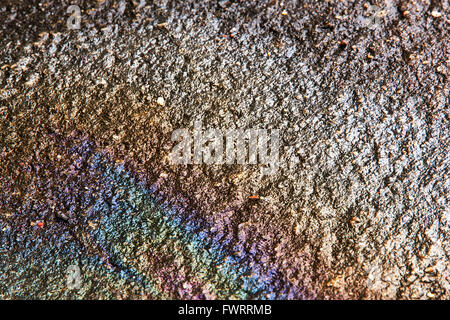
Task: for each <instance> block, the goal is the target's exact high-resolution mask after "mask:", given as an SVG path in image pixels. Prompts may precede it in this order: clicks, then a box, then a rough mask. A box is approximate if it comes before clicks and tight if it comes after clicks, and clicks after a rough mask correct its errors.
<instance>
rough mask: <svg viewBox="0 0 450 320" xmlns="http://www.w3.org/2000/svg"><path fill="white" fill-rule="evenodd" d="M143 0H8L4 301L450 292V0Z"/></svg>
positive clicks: (0, 52)
mask: <svg viewBox="0 0 450 320" xmlns="http://www.w3.org/2000/svg"><path fill="white" fill-rule="evenodd" d="M140 3H141V2H140V1H134V2H133V1H108V0H105V1H72V2H69V1H27V2H25V1H24V2H16V1H0V21H2V23H1V27H0V90H1V91H0V116H1V121H0V126H1V127H0V159H1V160H0V177H1V180H0V184H1V190H2V193H1V194H0V253H1V255H0V256H1V258H0V297H1V298H2V299H12V298H42V299H64V298H84V299H97V298H100V299H116V298H118V299H127V298H144V299H171V298H180V299H214V298H235V299H243V298H252V299H340V298H344V299H377V298H383V299H448V298H449V290H450V262H449V253H450V244H449V237H450V235H449V231H450V230H449V226H450V210H449V206H448V197H449V196H448V195H449V186H450V185H449V177H448V174H449V124H448V121H449V109H448V105H449V92H448V90H449V88H448V70H449V66H450V65H449V55H448V52H449V14H448V13H449V7H448V1H415V2H409V1H392V2H388V3H385V2H376V3H375V2H373V3H366V4H365V3H364V2H358V1H348V2H347V1H346V2H341V1H324V2H316V1H283V2H281V1H278V2H277V1H237V2H232V1H218V2H212V1H211V2H208V1H199V2H194V1H184V2H179V1H155V2H152V3H150V1H146V4H145V5H140ZM71 4H77V5H78V6H79V7H80V8H81V18H82V20H81V24H80V29H78V30H68V28H67V19H68V18H69V16H70V14H68V13H67V8H68V7H69V5H71ZM369 4H371V5H376V6H378V8H380V10H381V11H377V16H373V13H372V11H370V10H369V9H370V8H371V7H370V6H369ZM158 98H163V99H164V102H165V103H164V104H162V103H158ZM198 120H201V121H202V124H203V127H204V128H221V129H223V130H226V129H233V128H242V129H247V128H264V129H279V130H280V138H281V142H280V161H279V169H278V170H277V171H276V173H275V174H273V175H261V171H260V169H261V165H237V164H236V165H205V164H203V165H173V164H172V163H170V161H169V153H170V151H171V149H172V147H173V146H174V142H172V141H171V134H172V132H173V131H174V130H176V129H180V128H188V129H190V130H191V129H193V128H194V123H195V121H198ZM70 265H78V266H79V267H80V269H81V274H82V286H81V289H79V290H75V289H70V288H68V286H67V283H66V280H67V273H66V270H67V267H68V266H70Z"/></svg>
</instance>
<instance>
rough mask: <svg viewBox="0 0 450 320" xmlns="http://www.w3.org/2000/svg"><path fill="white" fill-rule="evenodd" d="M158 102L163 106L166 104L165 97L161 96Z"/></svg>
mask: <svg viewBox="0 0 450 320" xmlns="http://www.w3.org/2000/svg"><path fill="white" fill-rule="evenodd" d="M156 103H157V104H158V105H160V106H163V105H165V104H166V102H165V101H164V98H163V97H159V98H158V100H157V101H156Z"/></svg>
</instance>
